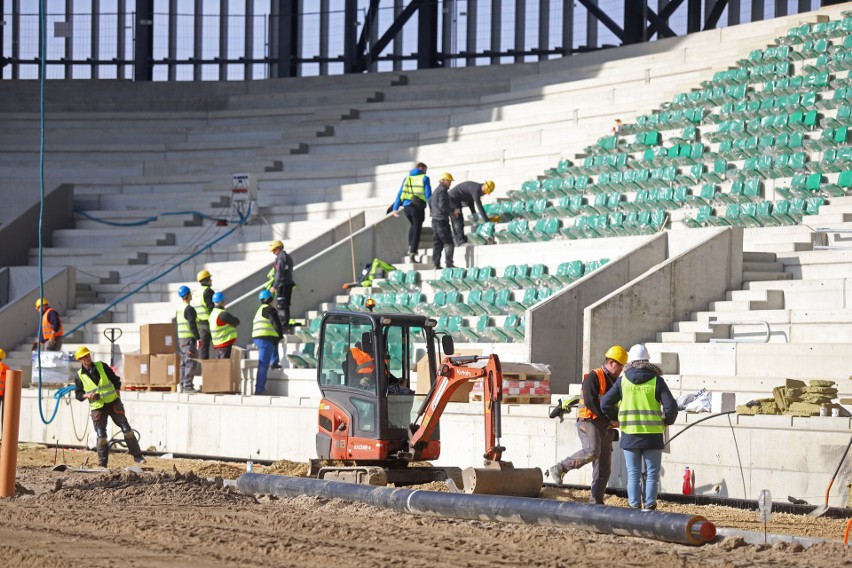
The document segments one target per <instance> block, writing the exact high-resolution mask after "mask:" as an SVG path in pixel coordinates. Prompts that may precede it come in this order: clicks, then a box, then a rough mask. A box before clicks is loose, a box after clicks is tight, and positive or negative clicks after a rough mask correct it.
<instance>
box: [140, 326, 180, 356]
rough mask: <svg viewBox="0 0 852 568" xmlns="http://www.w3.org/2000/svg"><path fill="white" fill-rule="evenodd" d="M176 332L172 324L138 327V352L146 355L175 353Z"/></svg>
mask: <svg viewBox="0 0 852 568" xmlns="http://www.w3.org/2000/svg"><path fill="white" fill-rule="evenodd" d="M176 330H177V328H176V327H175V324H173V323H147V324H145V325H141V326H139V352H140V353H142V354H146V355H158V354H160V353H175V352H176V351H177V334H176Z"/></svg>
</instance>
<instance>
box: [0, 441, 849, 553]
mask: <svg viewBox="0 0 852 568" xmlns="http://www.w3.org/2000/svg"><path fill="white" fill-rule="evenodd" d="M55 457H56V460H57V461H56V463H63V461H64V463H66V464H68V465H71V466H83V465H84V464H85V463H87V460H88V463H89V464H91V463H94V462H95V457H94V453H93V452H86V451H70V450H66V451H65V455H64V460H63V455H62V452H61V451H60V452H59V453H58V454H56V453H55V451H54V450H53V449H46V448H43V447H24V448H22V449H21V451H20V453H19V460H18V462H19V468H18V472H17V480H18V484H19V486H18V495H17V496H16V497H15V498H12V499H3V500H0V516H2V518H3V521H2V523H1V524H0V559H2V564H3V565H4V566H23V565H26V566H57V567H59V566H62V567H66V566H78V565H86V566H115V565H124V566H174V565H180V566H235V565H248V564H263V565H271V566H299V567H302V566H324V567H328V566H333V567H334V568H348V567H355V566H358V567H371V566H382V567H384V566H389V565H391V564H395V565H399V566H414V567H420V566H423V567H426V566H428V567H430V568H431V567H434V566H486V565H488V566H491V565H499V566H518V565H526V566H557V567H561V566H565V567H568V566H572V567H573V566H576V565H578V564H579V563H601V564H605V565H609V566H628V565H629V566H649V567H655V566H659V567H665V568H675V567H687V566H690V567H691V566H719V567H735V566H809V567H811V568H812V567H814V566H820V567H824V566H849V565H852V548H847V547H844V546H843V545H842V542H841V540H842V536H843V530H844V527H845V524H846V522H845V521H843V520H832V519H819V518H817V519H815V518H810V517H796V516H791V515H784V514H774V515H773V517H772V521H771V523H770V524H769V527H768V528H769V531H770V532H775V533H785V534H798V535H807V536H812V537H819V538H826V539H832V540H834V541H835V542H831V543H822V544H817V545H814V546H812V547H810V548H807V549H802V547H801V546H798V545H787V544H783V543H782V544H777V545H774V546H753V545H747V544H744V543H743V542H742V541H740V540H738V539H725V540H724V541H722V542H721V543H718V544H710V545H707V546H703V547H700V548H694V547H687V546H681V545H674V544H666V543H659V542H654V541H649V540H644V539H639V538H633V537H619V536H611V535H600V534H596V533H591V532H585V531H580V530H565V529H553V528H543V527H529V526H523V525H512V524H497V523H488V522H479V521H461V520H455V519H435V518H426V517H417V516H412V515H405V514H400V513H396V512H391V511H386V510H380V509H374V508H372V507H369V506H367V505H362V504H352V503H348V502H344V501H338V500H331V501H329V500H324V499H317V498H312V497H299V498H296V499H277V498H274V497H269V496H261V497H258V498H255V497H254V496H250V495H242V494H240V493H238V492H236V491H234V490H233V489H230V488H228V487H223V486H222V483H221V482H217V481H215V480H210V479H209V478H216V477H221V478H225V479H235V478H236V477H238V476H239V475H240V474H241V473H243V472H244V471H245V464H234V463H222V462H212V461H194V460H185V459H159V458H150V459H149V460H148V463H147V464H146V465H145V472H144V473H142V474H135V473H130V472H127V471H125V470H124V469H123V468H124V467H126V466H129V465H132V463H131V460H130V458H129V456H127V455H126V454H121V453H114V454H113V455H112V457H111V461H110V465H111V466H112V468H113V469H112V470H111V471H109V472H100V473H80V472H73V471H66V472H55V471H52V469H51V468H52V466H53V465H54V463H55V462H54V458H55ZM305 469H306V465H305V464H297V463H291V462H279V463H276V464H273V465H272V466H269V467H263V466H260V465H255V471H257V472H263V473H278V474H282V475H299V474H302V473H304V471H305ZM435 488H436V489H438V488H440V486H436V487H435ZM543 497H544V498H548V499H560V500H575V501H581V502H585V501H586V500H587V499H588V492H585V491H576V490H575V491H572V490H561V489H551V488H546V489H545V490H544V493H543ZM607 504H608V505H615V506H626V503H625V501H624V500H623V499H619V498H615V497H609V498H608V500H607ZM660 509H661V510H665V511H676V512H683V513H692V514H699V515H703V516H705V517H706V518H708V519H710V520H711V521H713V522H715V523H716V524H717V525H718V526H720V527H730V528H739V529H744V530H762V528H763V526H762V524H761V523H760V522H759V521H758V519H757V513H754V512H747V511H740V510H737V509H729V508H725V507H695V506H689V507H687V506H683V505H676V504H671V503H661V505H660ZM649 514H653V513H649Z"/></svg>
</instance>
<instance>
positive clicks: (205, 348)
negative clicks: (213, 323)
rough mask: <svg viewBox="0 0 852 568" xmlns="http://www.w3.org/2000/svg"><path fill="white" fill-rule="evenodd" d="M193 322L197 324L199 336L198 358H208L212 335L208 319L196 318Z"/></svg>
mask: <svg viewBox="0 0 852 568" xmlns="http://www.w3.org/2000/svg"><path fill="white" fill-rule="evenodd" d="M195 323H196V324H198V335H200V336H201V347H199V349H198V358H199V359H209V358H210V344H211V343H212V341H213V337H212V336H211V335H210V320H196V322H195Z"/></svg>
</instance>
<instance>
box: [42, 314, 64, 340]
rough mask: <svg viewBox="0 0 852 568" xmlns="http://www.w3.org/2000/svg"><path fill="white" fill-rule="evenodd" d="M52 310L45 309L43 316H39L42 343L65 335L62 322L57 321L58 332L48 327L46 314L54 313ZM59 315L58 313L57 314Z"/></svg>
mask: <svg viewBox="0 0 852 568" xmlns="http://www.w3.org/2000/svg"><path fill="white" fill-rule="evenodd" d="M55 311H56V310H54V309H53V308H47V309H46V310H44V314H42V316H41V337H42V341H50V340H51V339H53V338H54V337H62V336H63V335H65V331H64V330H63V329H62V320H61V319H60V320H59V331H53V326H52V325H50V322H49V321H47V314H49V313H50V312H55ZM57 313H59V312H57Z"/></svg>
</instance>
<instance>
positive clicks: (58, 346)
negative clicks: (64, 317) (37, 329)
mask: <svg viewBox="0 0 852 568" xmlns="http://www.w3.org/2000/svg"><path fill="white" fill-rule="evenodd" d="M41 350H42V351H62V336H61V335H60V336H59V337H51V338H50V339H48V340H47V341H43V342H42V343H41Z"/></svg>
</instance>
